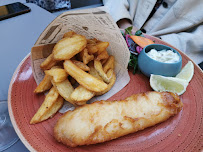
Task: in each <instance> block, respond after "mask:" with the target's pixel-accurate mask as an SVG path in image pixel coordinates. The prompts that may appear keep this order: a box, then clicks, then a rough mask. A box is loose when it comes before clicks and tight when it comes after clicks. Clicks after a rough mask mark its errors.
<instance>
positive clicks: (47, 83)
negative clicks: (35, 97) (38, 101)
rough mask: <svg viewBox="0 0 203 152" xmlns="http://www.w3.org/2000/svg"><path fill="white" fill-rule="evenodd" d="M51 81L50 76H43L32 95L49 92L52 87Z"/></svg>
mask: <svg viewBox="0 0 203 152" xmlns="http://www.w3.org/2000/svg"><path fill="white" fill-rule="evenodd" d="M51 79H52V78H51V76H49V75H46V74H45V76H44V78H43V80H42V81H41V82H40V84H39V85H38V86H37V88H36V89H35V90H34V93H42V92H44V91H47V90H49V89H50V88H51V87H52V83H51Z"/></svg>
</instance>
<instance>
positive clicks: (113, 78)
mask: <svg viewBox="0 0 203 152" xmlns="http://www.w3.org/2000/svg"><path fill="white" fill-rule="evenodd" d="M107 76H108V77H111V79H110V82H109V84H108V87H107V89H106V90H104V91H101V92H96V93H95V95H96V96H100V95H103V94H105V93H107V92H108V91H109V90H111V88H112V87H113V85H114V84H115V82H116V74H115V72H114V71H113V69H109V70H108V72H107Z"/></svg>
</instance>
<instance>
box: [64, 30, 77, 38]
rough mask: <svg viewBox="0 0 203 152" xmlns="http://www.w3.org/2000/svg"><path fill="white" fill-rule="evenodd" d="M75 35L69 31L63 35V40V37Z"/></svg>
mask: <svg viewBox="0 0 203 152" xmlns="http://www.w3.org/2000/svg"><path fill="white" fill-rule="evenodd" d="M75 34H76V33H75V32H74V31H69V32H66V33H65V34H64V35H63V38H65V37H72V36H73V35H75Z"/></svg>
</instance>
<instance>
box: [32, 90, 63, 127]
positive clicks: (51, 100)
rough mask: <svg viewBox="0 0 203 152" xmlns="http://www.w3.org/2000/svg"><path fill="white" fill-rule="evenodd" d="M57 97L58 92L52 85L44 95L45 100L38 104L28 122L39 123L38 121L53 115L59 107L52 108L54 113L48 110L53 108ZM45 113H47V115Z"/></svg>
mask: <svg viewBox="0 0 203 152" xmlns="http://www.w3.org/2000/svg"><path fill="white" fill-rule="evenodd" d="M58 97H59V94H58V92H57V90H56V89H55V88H54V87H52V88H51V89H50V91H49V93H48V94H47V95H46V97H45V100H44V102H43V103H42V105H41V106H40V108H39V109H38V111H37V113H36V114H35V115H34V117H33V118H32V120H31V121H30V124H35V123H39V122H41V121H43V120H46V119H48V118H49V117H51V116H53V115H54V114H55V113H56V112H57V111H58V109H59V108H58V109H57V110H53V112H54V113H52V112H50V110H51V109H52V108H53V106H54V104H55V103H56V102H58ZM59 102H61V101H59ZM57 107H58V106H57ZM54 109H55V108H54ZM47 113H49V115H47ZM45 115H46V117H45Z"/></svg>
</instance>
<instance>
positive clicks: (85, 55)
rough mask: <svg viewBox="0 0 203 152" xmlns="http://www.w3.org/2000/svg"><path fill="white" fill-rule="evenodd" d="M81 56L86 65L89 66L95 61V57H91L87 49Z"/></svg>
mask: <svg viewBox="0 0 203 152" xmlns="http://www.w3.org/2000/svg"><path fill="white" fill-rule="evenodd" d="M79 55H80V58H81V60H82V61H83V63H84V64H88V63H89V62H90V61H92V60H94V55H89V54H88V50H87V49H86V48H85V49H84V50H83V51H82V52H80V54H79Z"/></svg>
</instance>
